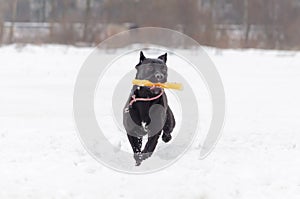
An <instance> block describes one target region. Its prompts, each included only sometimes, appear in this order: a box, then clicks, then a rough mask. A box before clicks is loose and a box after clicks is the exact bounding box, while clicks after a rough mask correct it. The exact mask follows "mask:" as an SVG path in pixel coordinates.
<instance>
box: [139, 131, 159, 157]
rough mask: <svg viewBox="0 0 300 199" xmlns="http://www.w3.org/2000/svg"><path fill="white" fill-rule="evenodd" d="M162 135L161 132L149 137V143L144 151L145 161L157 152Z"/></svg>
mask: <svg viewBox="0 0 300 199" xmlns="http://www.w3.org/2000/svg"><path fill="white" fill-rule="evenodd" d="M160 134H161V131H160V132H158V133H157V134H155V135H154V136H151V137H148V141H147V143H146V145H145V148H144V149H143V151H142V160H145V159H147V158H149V157H150V156H151V155H152V153H153V151H154V150H155V148H156V145H157V143H158V139H159V136H160Z"/></svg>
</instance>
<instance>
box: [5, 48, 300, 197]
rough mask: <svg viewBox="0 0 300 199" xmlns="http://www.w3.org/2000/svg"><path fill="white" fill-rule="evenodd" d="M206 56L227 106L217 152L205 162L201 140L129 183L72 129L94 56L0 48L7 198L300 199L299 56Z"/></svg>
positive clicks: (211, 53)
mask: <svg viewBox="0 0 300 199" xmlns="http://www.w3.org/2000/svg"><path fill="white" fill-rule="evenodd" d="M205 50H206V51H207V53H208V54H209V56H210V57H211V59H212V60H213V62H214V63H215V65H216V66H217V68H218V70H219V73H220V75H221V77H222V80H223V83H224V87H225V92H226V99H227V115H226V124H225V127H224V130H223V134H222V137H221V139H220V140H219V142H218V144H217V145H216V148H215V149H214V150H213V152H212V153H211V154H210V155H209V156H208V157H207V158H205V159H203V160H201V159H200V158H199V154H200V151H199V141H196V142H195V143H194V144H193V146H192V147H191V148H190V150H189V151H188V152H187V153H186V154H185V155H184V156H183V157H182V158H181V159H180V160H179V161H177V162H176V163H175V164H173V165H172V166H170V167H168V168H166V169H164V170H161V171H159V172H156V173H151V174H147V175H129V174H125V173H119V172H116V171H113V170H111V169H108V168H106V167H104V166H103V165H101V164H99V163H98V162H97V161H96V160H94V159H93V158H92V157H91V156H90V155H89V154H88V153H87V152H86V151H85V149H84V147H83V146H82V145H81V143H80V141H79V138H78V136H77V133H76V130H75V125H74V122H73V115H72V97H73V86H74V83H75V80H76V75H77V74H78V71H79V69H80V67H81V65H82V63H83V62H84V60H85V59H86V58H87V56H88V55H89V53H90V52H91V51H92V49H91V48H75V47H68V46H56V45H47V46H25V47H18V46H14V45H12V46H4V47H1V48H0V57H1V59H0V124H1V125H0V198H22V199H23V198H66V199H67V198H173V199H176V198H200V199H217V198H223V199H229V198H230V199H231V198H243V199H252V198H272V199H277V198H278V199H281V198H290V199H291V198H295V199H296V198H298V197H299V195H300V170H299V166H300V159H299V158H298V157H299V155H300V148H299V143H300V135H299V130H300V123H299V118H300V106H299V101H300V93H299V85H300V67H299V66H300V52H293V51H290V52H289V51H266V50H219V49H213V48H206V49H205ZM195 56H196V55H195ZM169 60H172V57H170V58H169ZM134 64H136V61H135V60H134V63H132V66H134ZM205 113H207V114H208V115H209V110H208V109H207V110H206V112H205ZM207 121H208V120H207V119H204V121H203V122H202V128H203V129H206V128H207Z"/></svg>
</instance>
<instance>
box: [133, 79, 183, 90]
mask: <svg viewBox="0 0 300 199" xmlns="http://www.w3.org/2000/svg"><path fill="white" fill-rule="evenodd" d="M132 84H134V85H138V86H149V87H152V86H156V87H160V88H167V89H175V90H182V89H183V86H182V84H180V83H172V82H166V83H152V82H150V81H149V80H140V79H134V80H132Z"/></svg>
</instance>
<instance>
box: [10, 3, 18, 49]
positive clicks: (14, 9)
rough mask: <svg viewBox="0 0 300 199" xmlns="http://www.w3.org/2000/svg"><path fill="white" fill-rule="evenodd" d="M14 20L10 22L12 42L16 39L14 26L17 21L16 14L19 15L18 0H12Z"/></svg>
mask: <svg viewBox="0 0 300 199" xmlns="http://www.w3.org/2000/svg"><path fill="white" fill-rule="evenodd" d="M11 2H12V12H11V13H12V17H11V18H12V20H11V24H10V30H9V42H10V43H12V42H13V39H14V26H15V21H16V16H17V5H18V0H12V1H11Z"/></svg>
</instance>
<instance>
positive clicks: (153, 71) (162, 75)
mask: <svg viewBox="0 0 300 199" xmlns="http://www.w3.org/2000/svg"><path fill="white" fill-rule="evenodd" d="M166 62H167V53H165V54H163V55H161V56H159V57H158V58H157V59H151V58H146V57H145V56H144V54H143V52H142V51H141V52H140V61H139V63H138V64H137V65H136V66H135V68H136V69H137V73H136V79H141V80H149V81H151V82H153V83H158V82H160V83H164V82H166V81H167V77H168V67H167V65H166Z"/></svg>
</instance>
